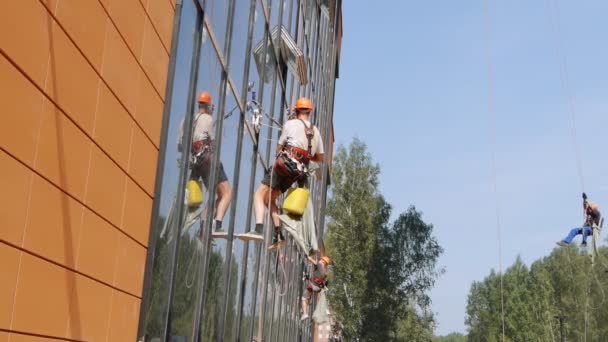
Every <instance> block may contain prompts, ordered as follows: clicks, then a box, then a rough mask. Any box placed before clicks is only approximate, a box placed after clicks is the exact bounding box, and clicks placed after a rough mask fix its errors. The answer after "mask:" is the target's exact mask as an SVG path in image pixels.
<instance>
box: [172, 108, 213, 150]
mask: <svg viewBox="0 0 608 342" xmlns="http://www.w3.org/2000/svg"><path fill="white" fill-rule="evenodd" d="M192 124H193V125H195V126H194V130H193V132H192V142H196V141H200V140H207V139H210V140H215V127H213V116H211V115H209V114H201V113H196V114H194V122H193V123H192ZM183 136H184V119H182V123H181V124H180V125H179V137H178V138H177V139H178V140H177V143H178V144H180V143H181V142H182V139H183Z"/></svg>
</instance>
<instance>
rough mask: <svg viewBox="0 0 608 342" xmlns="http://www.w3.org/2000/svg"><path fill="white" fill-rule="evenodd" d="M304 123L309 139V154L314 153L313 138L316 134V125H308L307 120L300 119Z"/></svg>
mask: <svg viewBox="0 0 608 342" xmlns="http://www.w3.org/2000/svg"><path fill="white" fill-rule="evenodd" d="M298 120H300V122H301V123H302V125H304V131H305V133H306V138H307V139H308V154H312V138H313V137H314V135H315V130H314V128H313V127H314V125H312V124H311V127H308V126H306V122H304V120H302V119H298Z"/></svg>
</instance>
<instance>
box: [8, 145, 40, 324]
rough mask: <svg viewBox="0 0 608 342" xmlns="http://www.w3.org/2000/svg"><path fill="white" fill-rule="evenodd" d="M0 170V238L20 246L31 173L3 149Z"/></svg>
mask: <svg viewBox="0 0 608 342" xmlns="http://www.w3.org/2000/svg"><path fill="white" fill-rule="evenodd" d="M0 170H2V175H3V176H2V177H0V188H1V189H2V196H0V227H2V229H0V240H1V241H7V242H9V243H12V244H13V245H15V246H21V243H22V241H23V231H24V228H25V220H26V215H27V209H28V201H29V196H30V187H31V181H32V175H33V173H32V172H31V171H30V169H28V168H27V167H25V166H23V164H21V163H20V162H19V161H17V160H15V159H14V158H13V157H11V156H9V155H8V154H6V153H5V152H3V151H0ZM1 308H2V306H0V311H1ZM0 315H1V313H0Z"/></svg>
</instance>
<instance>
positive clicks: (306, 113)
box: [239, 98, 324, 249]
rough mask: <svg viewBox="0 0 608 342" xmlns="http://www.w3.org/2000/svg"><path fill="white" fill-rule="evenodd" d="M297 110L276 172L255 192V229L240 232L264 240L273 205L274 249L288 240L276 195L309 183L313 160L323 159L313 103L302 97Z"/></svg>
mask: <svg viewBox="0 0 608 342" xmlns="http://www.w3.org/2000/svg"><path fill="white" fill-rule="evenodd" d="M294 110H295V112H296V118H295V119H292V120H288V121H287V122H286V123H285V125H284V126H283V132H282V134H281V137H280V138H279V145H278V146H277V159H276V161H275V163H274V166H273V168H272V171H271V172H272V174H271V173H270V172H267V173H266V175H265V176H264V179H263V180H262V184H261V185H260V186H259V187H258V190H257V191H256V193H255V197H254V207H255V223H256V224H255V229H253V230H251V231H249V232H247V233H245V234H241V235H239V238H240V239H242V240H253V241H258V242H261V241H264V235H263V227H264V210H265V209H264V208H265V207H268V205H269V204H270V212H271V214H272V221H273V224H274V228H275V230H274V235H273V241H272V246H271V249H276V248H278V247H280V245H281V244H282V243H283V242H284V241H285V238H284V237H283V234H282V232H281V222H280V220H279V216H278V213H279V209H278V208H277V205H276V203H275V201H276V198H277V197H278V196H279V195H280V194H282V193H284V192H285V191H287V189H289V188H290V187H291V185H292V184H293V183H294V182H296V181H297V182H298V183H299V184H300V185H303V184H306V182H307V172H308V165H309V163H310V162H311V161H314V162H322V161H323V153H324V151H323V140H322V139H321V134H320V133H319V130H318V129H317V127H315V126H314V125H313V124H312V123H311V122H310V121H309V117H310V114H311V113H312V103H311V102H310V100H309V99H307V98H301V99H299V100H298V101H297V102H296V105H295V108H294ZM271 188H272V190H271Z"/></svg>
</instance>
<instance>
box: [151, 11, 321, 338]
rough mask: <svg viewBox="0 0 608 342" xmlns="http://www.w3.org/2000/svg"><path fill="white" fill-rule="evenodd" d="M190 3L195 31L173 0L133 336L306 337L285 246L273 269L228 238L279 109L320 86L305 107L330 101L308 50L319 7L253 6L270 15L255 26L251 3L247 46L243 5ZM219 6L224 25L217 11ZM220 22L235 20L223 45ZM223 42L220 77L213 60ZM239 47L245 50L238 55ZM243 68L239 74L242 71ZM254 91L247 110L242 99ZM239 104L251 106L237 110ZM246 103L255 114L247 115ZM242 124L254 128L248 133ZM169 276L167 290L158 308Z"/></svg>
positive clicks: (272, 136)
mask: <svg viewBox="0 0 608 342" xmlns="http://www.w3.org/2000/svg"><path fill="white" fill-rule="evenodd" d="M231 1H232V3H231ZM199 2H200V3H205V15H206V16H207V18H206V20H205V22H207V24H206V25H200V26H199V27H197V25H196V22H197V16H198V20H199V21H201V20H202V15H203V12H202V11H197V8H196V6H195V5H194V0H192V1H191V0H186V1H184V10H183V13H184V17H183V18H182V23H181V27H182V28H181V31H180V44H179V50H178V54H177V63H176V64H177V67H176V70H175V83H174V85H173V101H172V103H171V108H170V113H169V117H168V123H167V125H168V127H166V132H167V133H166V136H165V137H164V138H163V149H164V151H165V156H166V157H165V161H164V164H163V165H162V177H163V182H162V187H161V189H160V190H161V191H160V194H159V195H158V196H157V197H156V198H155V201H156V203H157V204H158V212H157V213H156V214H155V215H156V218H155V221H154V222H155V223H154V226H153V228H154V229H153V230H152V235H153V236H155V237H156V241H155V242H154V243H153V247H151V249H150V252H149V256H148V258H149V262H150V263H151V265H152V266H151V268H149V269H147V273H146V284H147V285H146V288H147V289H148V290H146V292H145V293H144V298H143V300H142V303H143V304H142V312H141V317H142V321H143V322H144V323H142V327H141V328H140V340H143V336H144V335H145V336H146V339H145V340H146V341H151V340H154V341H162V340H164V339H163V336H161V335H162V333H163V329H164V327H165V326H167V324H166V318H167V317H170V318H171V322H170V325H169V326H170V328H171V331H170V335H171V336H172V338H173V340H176V341H192V340H193V339H194V338H195V337H196V334H199V335H198V336H199V337H200V340H201V341H216V340H225V341H236V340H239V339H240V340H242V341H250V340H251V339H252V338H254V339H257V340H261V338H262V335H263V337H264V339H265V340H267V339H268V338H270V337H271V335H272V337H273V338H275V339H276V338H278V339H279V340H287V339H289V338H291V337H293V336H294V335H293V334H294V331H296V330H298V329H301V332H302V333H304V334H308V335H306V336H310V334H311V333H312V330H311V329H307V328H306V327H300V328H298V327H297V326H298V323H299V321H298V319H299V318H297V316H298V314H299V313H298V310H299V302H300V301H299V296H300V294H301V293H300V292H301V286H300V285H301V284H300V281H301V280H300V274H301V268H302V267H303V262H304V261H303V259H302V257H301V256H300V255H299V252H298V250H296V248H295V247H294V245H293V243H289V244H288V245H287V246H285V247H284V248H285V249H284V252H283V253H282V254H281V255H282V258H283V259H281V260H282V261H281V262H279V257H278V256H279V254H277V253H271V252H268V251H267V249H266V248H265V247H264V246H262V245H261V244H254V243H250V242H245V241H241V240H239V239H237V238H236V237H235V235H236V234H242V233H245V232H247V231H248V230H250V229H251V228H253V227H254V226H255V220H254V219H255V217H254V215H253V212H254V210H253V209H254V193H255V190H256V188H258V186H259V185H260V183H261V181H262V179H263V178H264V176H265V174H266V173H267V172H268V171H269V168H270V167H272V164H273V162H274V156H275V155H276V146H277V140H278V137H279V134H280V131H281V125H282V124H283V121H284V116H285V112H286V109H288V108H291V107H293V105H294V104H295V101H296V99H297V98H299V97H300V96H306V95H309V94H310V93H311V92H312V89H313V87H314V86H319V87H323V89H321V88H319V89H315V91H314V94H312V95H314V96H316V97H315V98H314V100H315V101H314V102H315V104H316V100H317V99H319V100H322V102H323V103H326V104H327V103H330V102H329V101H328V98H327V96H331V94H332V92H331V90H332V89H330V87H333V82H332V81H333V80H328V79H327V78H329V76H328V73H327V72H326V71H328V70H329V69H327V70H325V69H324V70H325V72H320V71H321V66H323V67H324V68H327V66H328V65H330V63H331V60H327V58H326V57H325V56H322V55H318V53H317V52H318V49H319V46H318V45H317V42H319V43H323V42H321V41H319V40H323V39H327V37H329V35H328V34H327V32H328V31H327V29H326V28H325V31H324V29H321V30H320V31H321V32H325V34H324V35H322V36H318V37H317V36H316V32H317V31H318V28H317V27H316V26H315V25H316V24H317V22H319V18H318V15H317V13H319V12H320V11H319V8H318V5H317V3H316V2H315V1H308V0H306V1H304V0H302V1H297V0H264V2H265V3H266V5H267V8H268V10H269V14H270V18H271V20H270V22H266V20H265V17H264V15H263V12H262V6H261V4H262V0H256V1H254V3H255V12H254V16H253V18H254V19H255V21H254V23H253V24H254V25H253V32H252V36H253V37H252V39H251V41H249V42H248V41H247V39H248V33H249V32H248V30H249V26H248V20H249V14H250V13H249V11H250V8H251V5H252V2H250V1H249V0H206V1H199ZM231 4H233V5H234V6H235V12H234V16H233V18H230V16H229V15H228V9H229V8H230V5H231ZM302 8H306V10H305V11H301V10H300V9H302ZM305 15H306V16H307V17H308V18H307V22H306V24H307V25H306V27H304V25H302V23H303V22H304V16H305ZM231 19H232V20H234V21H235V22H234V25H233V32H232V36H231V37H228V38H229V39H228V40H227V39H226V36H225V33H226V28H227V27H228V24H229V20H231ZM325 25H327V21H326V23H325ZM267 28H269V29H270V32H268V31H267ZM304 29H305V31H304ZM300 30H302V31H300ZM305 37H308V41H307V40H306V39H305ZM212 38H213V39H214V40H215V44H212ZM228 43H230V44H231V49H230V50H231V52H230V55H229V56H224V57H226V59H225V60H227V61H229V63H228V67H229V70H227V74H226V73H224V72H225V70H223V67H222V65H221V63H220V61H219V59H218V55H220V56H221V55H223V53H224V48H225V47H226V44H228ZM248 43H249V44H251V47H252V51H251V53H248V52H247V51H246V47H247V44H248ZM328 46H330V45H326V46H325V47H324V49H325V50H327V47H328ZM199 47H200V48H199ZM216 49H220V50H221V51H216ZM275 49H276V50H275ZM279 53H280V55H279ZM248 54H249V55H248ZM193 56H194V57H196V58H195V60H194V62H195V63H193V60H192V59H193ZM279 56H280V57H281V58H279ZM247 60H250V68H249V74H248V75H244V74H243V71H244V70H245V63H246V61H247ZM313 62H314V64H313ZM321 62H322V63H321ZM227 78H230V79H232V80H233V81H234V86H235V90H234V91H236V92H243V93H244V94H237V96H240V98H236V97H235V94H234V93H233V90H232V88H231V87H226V86H225V84H226V80H227ZM321 78H323V79H325V80H322V79H321ZM249 83H251V84H252V86H251V87H248V86H247V85H248V84H249ZM306 83H307V85H306V86H304V85H303V84H306ZM313 84H314V86H313ZM254 92H255V94H256V100H257V102H256V103H257V104H256V103H254V102H252V99H253V93H254ZM239 102H243V105H242V106H239V105H237V104H238V103H239ZM247 102H249V103H250V104H256V105H252V106H249V107H248V108H245V107H246V106H245V105H246V103H247ZM257 105H259V109H260V111H259V117H255V114H254V110H257V109H258V106H257ZM318 108H319V111H318V112H317V113H316V114H315V117H314V118H315V120H316V123H317V125H319V124H322V123H323V122H325V121H323V120H325V119H324V117H323V118H322V117H320V116H321V115H326V114H330V113H327V111H326V110H323V111H322V110H321V106H319V107H318ZM323 108H328V106H323ZM254 118H255V119H256V120H257V119H261V121H259V122H256V123H255V125H254V122H253V121H254ZM182 160H183V161H184V162H183V163H180V161H182ZM317 183H318V182H313V183H312V184H311V190H312V193H311V195H312V196H313V198H315V199H316V200H315V202H316V201H318V200H320V199H321V198H322V196H320V194H321V191H325V186H320V185H319V184H317ZM315 208H317V209H318V205H317V204H315ZM317 215H321V213H317ZM319 217H320V216H319ZM258 221H259V220H258ZM266 225H267V227H266V230H265V231H266V232H271V231H272V229H268V228H269V227H271V226H272V225H273V224H272V223H270V222H267V223H266ZM267 240H270V236H268V237H267ZM178 241H179V245H178V244H177V243H178ZM151 246H152V244H151ZM174 251H176V253H177V254H172V253H173V252H174ZM173 256H175V259H173V258H172V257H173ZM173 261H175V267H174V262H173ZM172 272H174V275H175V286H174V287H173V288H172V289H173V302H172V305H171V307H169V303H168V294H169V289H170V286H171V278H170V276H171V275H172ZM277 284H282V285H280V286H278V285H277ZM281 286H283V287H281ZM285 286H287V287H285ZM285 291H286V292H285ZM168 313H170V315H168ZM197 323H200V325H197ZM197 342H198V341H197Z"/></svg>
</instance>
